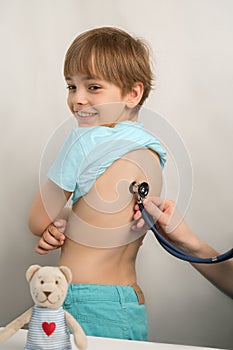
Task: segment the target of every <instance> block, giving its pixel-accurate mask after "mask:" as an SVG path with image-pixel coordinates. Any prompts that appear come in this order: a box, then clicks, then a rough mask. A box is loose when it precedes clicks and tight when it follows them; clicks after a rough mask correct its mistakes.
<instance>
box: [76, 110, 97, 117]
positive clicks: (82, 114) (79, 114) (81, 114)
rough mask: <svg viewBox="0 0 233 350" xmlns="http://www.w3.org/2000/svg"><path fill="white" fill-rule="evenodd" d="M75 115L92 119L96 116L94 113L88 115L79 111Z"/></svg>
mask: <svg viewBox="0 0 233 350" xmlns="http://www.w3.org/2000/svg"><path fill="white" fill-rule="evenodd" d="M77 114H78V116H79V117H93V116H94V115H96V113H88V112H82V111H79V112H78V113H77Z"/></svg>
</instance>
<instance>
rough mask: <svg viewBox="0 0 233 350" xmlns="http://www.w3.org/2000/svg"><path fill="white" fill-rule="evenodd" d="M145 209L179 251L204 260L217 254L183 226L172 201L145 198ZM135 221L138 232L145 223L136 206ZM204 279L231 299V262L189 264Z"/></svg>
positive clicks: (232, 291) (232, 280) (232, 282)
mask: <svg viewBox="0 0 233 350" xmlns="http://www.w3.org/2000/svg"><path fill="white" fill-rule="evenodd" d="M143 204H144V207H145V209H146V210H147V211H148V213H149V214H151V215H152V216H153V218H154V220H155V222H156V226H157V228H158V229H159V231H160V232H161V233H162V234H163V235H164V236H165V237H166V238H167V239H168V240H170V241H171V242H172V243H173V244H175V245H176V246H177V247H178V248H180V249H182V250H184V251H185V252H187V253H189V254H190V255H193V256H196V257H199V258H207V257H214V256H216V255H219V253H218V252H217V251H216V250H215V249H213V248H212V247H211V246H209V245H208V244H207V243H206V242H203V241H202V240H201V239H200V238H199V237H198V236H197V235H196V234H195V233H194V232H193V231H192V230H191V229H190V228H189V227H188V225H187V224H186V223H185V221H184V220H183V218H182V217H181V215H180V213H179V212H178V210H177V208H176V205H175V203H174V202H172V201H170V200H164V199H161V198H158V197H148V198H147V199H146V200H145V201H144V202H143ZM135 210H136V212H135V215H134V219H135V220H137V224H136V226H135V227H134V229H140V228H141V227H142V226H143V225H144V224H145V223H144V220H143V219H142V217H141V212H140V211H139V208H138V206H137V205H136V206H135ZM192 266H193V267H194V268H195V269H196V270H197V271H199V272H200V273H201V274H202V275H203V276H204V277H205V278H206V279H207V280H209V281H210V282H211V283H212V284H213V285H215V286H216V287H217V288H218V289H220V290H221V291H222V292H223V293H225V294H226V295H228V296H229V297H231V298H233V260H232V259H231V260H227V261H224V262H221V263H217V264H192Z"/></svg>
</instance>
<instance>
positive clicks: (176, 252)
mask: <svg viewBox="0 0 233 350" xmlns="http://www.w3.org/2000/svg"><path fill="white" fill-rule="evenodd" d="M138 206H139V210H140V211H141V213H142V217H143V219H144V220H145V223H146V224H147V226H148V227H149V229H150V230H151V231H152V232H153V233H154V235H155V237H156V238H157V240H158V242H159V243H160V244H161V246H162V247H163V248H164V249H165V250H166V251H167V252H168V253H170V254H171V255H173V256H175V257H176V258H178V259H181V260H184V261H188V262H190V263H195V264H216V263H220V262H222V261H225V260H228V259H231V258H232V257H233V248H232V249H230V250H228V251H227V252H226V253H223V254H221V255H218V256H215V257H212V258H198V257H195V256H193V255H190V254H188V253H186V252H184V251H182V250H181V249H179V248H177V247H175V246H174V245H173V244H172V243H171V242H169V241H168V240H167V239H166V238H165V237H164V236H163V235H162V234H161V233H160V232H159V231H158V230H157V228H156V226H155V224H154V220H153V218H152V217H151V215H150V214H148V212H147V211H146V209H145V208H144V205H143V203H142V201H138Z"/></svg>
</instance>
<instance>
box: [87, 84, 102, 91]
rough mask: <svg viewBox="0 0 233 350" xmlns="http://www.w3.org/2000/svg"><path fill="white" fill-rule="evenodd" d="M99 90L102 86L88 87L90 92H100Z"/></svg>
mask: <svg viewBox="0 0 233 350" xmlns="http://www.w3.org/2000/svg"><path fill="white" fill-rule="evenodd" d="M98 89H100V86H99V85H90V86H89V87H88V90H90V91H96V90H98Z"/></svg>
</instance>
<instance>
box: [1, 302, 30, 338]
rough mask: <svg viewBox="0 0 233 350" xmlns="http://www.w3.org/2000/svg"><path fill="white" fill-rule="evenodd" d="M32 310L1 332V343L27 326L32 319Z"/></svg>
mask: <svg viewBox="0 0 233 350" xmlns="http://www.w3.org/2000/svg"><path fill="white" fill-rule="evenodd" d="M31 314H32V308H30V309H28V310H27V311H25V312H24V313H23V314H22V315H20V316H19V317H17V318H16V319H15V320H13V321H11V322H10V323H9V324H8V325H7V326H6V327H5V328H3V329H1V330H0V343H3V342H5V341H6V340H7V339H9V338H10V337H11V336H12V335H14V334H15V333H16V332H17V331H18V330H19V329H20V328H21V327H23V326H24V325H25V324H27V323H28V322H29V320H30V318H31Z"/></svg>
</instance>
